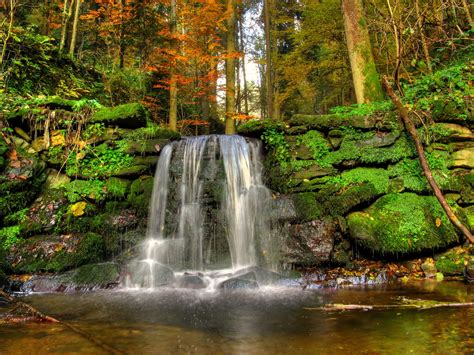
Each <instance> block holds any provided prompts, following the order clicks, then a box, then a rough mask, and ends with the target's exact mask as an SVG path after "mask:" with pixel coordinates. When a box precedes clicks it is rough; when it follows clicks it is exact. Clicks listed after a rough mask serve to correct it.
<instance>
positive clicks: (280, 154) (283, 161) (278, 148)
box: [262, 128, 290, 169]
mask: <svg viewBox="0 0 474 355" xmlns="http://www.w3.org/2000/svg"><path fill="white" fill-rule="evenodd" d="M262 141H263V142H264V143H265V144H266V145H267V146H268V147H270V148H271V149H272V150H273V155H274V157H275V159H276V161H277V162H278V163H279V164H280V166H281V167H282V168H283V169H285V168H287V167H288V162H289V160H290V153H289V145H288V142H287V141H286V139H285V135H284V134H283V132H280V131H277V130H276V129H274V128H269V129H266V130H265V131H264V132H263V134H262Z"/></svg>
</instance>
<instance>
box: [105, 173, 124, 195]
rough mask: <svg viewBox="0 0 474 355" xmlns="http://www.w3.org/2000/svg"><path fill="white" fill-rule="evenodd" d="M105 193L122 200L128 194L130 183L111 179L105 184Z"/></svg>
mask: <svg viewBox="0 0 474 355" xmlns="http://www.w3.org/2000/svg"><path fill="white" fill-rule="evenodd" d="M105 186H106V188H107V192H108V193H109V194H110V195H111V196H112V197H115V198H123V197H125V195H126V194H127V192H128V188H129V186H130V182H129V181H128V180H125V179H119V178H115V177H112V178H110V179H108V180H107V181H106V182H105Z"/></svg>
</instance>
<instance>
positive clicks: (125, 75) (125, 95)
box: [105, 68, 151, 105]
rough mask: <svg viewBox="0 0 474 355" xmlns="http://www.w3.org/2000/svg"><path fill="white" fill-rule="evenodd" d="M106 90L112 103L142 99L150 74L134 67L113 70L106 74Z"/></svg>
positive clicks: (147, 86) (148, 85)
mask: <svg viewBox="0 0 474 355" xmlns="http://www.w3.org/2000/svg"><path fill="white" fill-rule="evenodd" d="M105 84H106V87H107V91H108V92H110V95H111V99H112V102H113V103H114V105H118V104H125V103H128V102H137V101H141V100H143V97H144V96H145V95H146V93H147V91H148V89H149V87H150V85H151V77H150V74H149V73H147V72H145V71H143V70H139V69H135V68H124V69H119V70H114V71H112V72H111V73H109V74H107V79H106V82H105Z"/></svg>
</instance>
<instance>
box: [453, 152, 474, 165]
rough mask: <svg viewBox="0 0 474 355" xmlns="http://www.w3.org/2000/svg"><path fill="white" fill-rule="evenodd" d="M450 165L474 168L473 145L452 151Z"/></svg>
mask: <svg viewBox="0 0 474 355" xmlns="http://www.w3.org/2000/svg"><path fill="white" fill-rule="evenodd" d="M450 167H451V168H469V169H474V147H473V148H467V149H463V150H458V151H457V152H454V153H453V154H452V155H451V163H450Z"/></svg>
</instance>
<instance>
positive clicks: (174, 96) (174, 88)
mask: <svg viewBox="0 0 474 355" xmlns="http://www.w3.org/2000/svg"><path fill="white" fill-rule="evenodd" d="M176 7H177V4H176V0H171V9H170V10H171V13H170V34H171V41H170V49H171V52H172V53H174V54H175V55H176V52H177V51H178V43H177V41H176V38H175V37H176V34H177V18H176ZM177 121H178V80H177V77H176V66H175V65H171V67H170V108H169V117H168V122H169V127H170V129H171V130H173V131H176V130H177Z"/></svg>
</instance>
